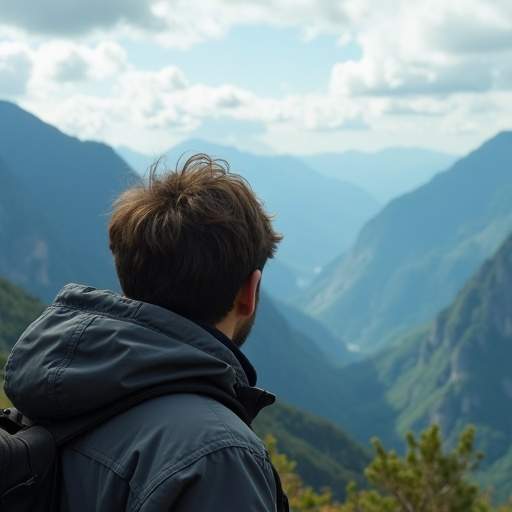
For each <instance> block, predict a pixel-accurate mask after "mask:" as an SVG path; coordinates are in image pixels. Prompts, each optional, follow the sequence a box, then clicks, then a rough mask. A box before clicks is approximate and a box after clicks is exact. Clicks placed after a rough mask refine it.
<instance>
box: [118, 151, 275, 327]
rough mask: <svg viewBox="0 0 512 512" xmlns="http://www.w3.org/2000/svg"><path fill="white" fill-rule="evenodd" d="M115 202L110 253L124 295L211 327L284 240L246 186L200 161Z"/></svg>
mask: <svg viewBox="0 0 512 512" xmlns="http://www.w3.org/2000/svg"><path fill="white" fill-rule="evenodd" d="M157 167H158V165H157V164H155V165H153V167H152V168H151V170H150V173H149V180H147V183H145V182H144V181H143V182H142V183H141V184H140V185H139V186H137V187H134V188H132V189H129V190H127V191H126V192H124V193H123V194H121V196H120V197H119V198H118V199H117V200H116V201H115V203H114V211H113V214H112V217H111V220H110V225H109V238H110V249H111V251H112V253H113V255H114V261H115V266H116V271H117V275H118V278H119V281H120V284H121V288H122V290H123V293H124V294H125V295H126V296H127V297H129V298H132V299H135V300H142V301H145V302H150V303H152V304H156V305H158V306H162V307H164V308H167V309H170V310H171V311H174V312H176V313H178V314H180V315H183V316H186V317H188V318H192V319H195V320H202V321H204V322H209V323H211V324H216V323H218V322H220V321H221V320H222V319H223V318H224V317H225V316H226V315H227V313H228V312H229V311H230V310H231V309H232V307H233V305H234V300H235V297H236V295H237V293H238V291H239V290H240V288H241V286H242V284H243V283H244V281H245V280H246V279H247V277H248V276H249V275H250V274H251V273H252V272H253V271H254V270H257V269H260V270H262V269H263V267H264V265H265V263H266V261H267V259H268V258H272V257H273V256H274V253H275V251H276V249H277V244H278V243H279V242H280V241H281V239H282V236H281V235H279V234H277V233H276V232H275V231H274V229H273V227H272V218H271V216H270V215H269V214H267V213H266V212H265V211H264V210H263V205H262V203H261V202H260V201H259V200H258V199H257V197H256V196H255V194H254V192H253V191H252V189H251V188H250V186H249V184H248V183H247V182H246V181H245V179H244V178H242V177H241V176H239V175H237V174H233V173H231V172H229V165H228V163H227V162H226V161H225V160H220V159H212V158H210V157H209V156H207V155H204V154H198V155H195V156H192V157H191V158H189V159H188V160H187V161H186V162H185V164H184V166H183V168H182V169H181V170H176V171H166V172H164V173H163V174H161V175H157Z"/></svg>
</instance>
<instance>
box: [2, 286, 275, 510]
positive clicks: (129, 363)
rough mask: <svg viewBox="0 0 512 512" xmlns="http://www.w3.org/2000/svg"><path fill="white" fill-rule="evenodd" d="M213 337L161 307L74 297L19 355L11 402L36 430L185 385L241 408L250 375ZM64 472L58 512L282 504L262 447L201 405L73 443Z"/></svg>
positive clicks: (106, 427) (68, 294)
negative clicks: (203, 386)
mask: <svg viewBox="0 0 512 512" xmlns="http://www.w3.org/2000/svg"><path fill="white" fill-rule="evenodd" d="M215 334H216V333H215V331H214V330H211V332H208V330H207V329H205V328H203V327H202V326H199V325H197V324H196V323H194V322H191V321H189V320H187V319H185V318H183V317H180V316H178V315H176V314H174V313H172V312H170V311H167V310H165V309H162V308H160V307H158V306H154V305H151V304H147V303H143V302H137V301H133V300H129V299H126V298H124V297H121V296H119V295H116V294H114V293H112V292H108V291H102V290H96V289H94V288H88V287H83V286H79V285H74V284H72V285H67V286H66V287H64V288H63V290H62V291H61V292H60V293H59V295H58V296H57V298H56V299H55V301H54V303H53V304H52V305H51V306H50V307H49V308H48V309H47V310H46V311H45V312H44V313H43V314H42V316H41V317H40V318H39V319H38V320H36V321H35V322H34V323H33V324H32V325H31V326H30V327H29V328H28V329H27V331H26V332H25V333H24V334H23V335H22V337H21V338H20V340H19V341H18V343H17V344H16V345H15V347H14V348H13V350H12V352H11V355H10V357H9V360H8V362H7V365H6V367H5V385H4V388H5V392H6V394H7V396H8V397H9V398H10V399H11V401H12V402H13V404H14V405H15V406H16V407H17V408H18V409H19V410H20V411H21V412H23V413H24V414H25V415H27V416H28V417H30V418H32V419H39V420H56V419H59V418H63V417H67V416H70V415H75V414H81V413H86V412H89V411H92V410H94V409H97V408H98V407H100V406H102V405H105V404H108V403H110V402H115V401H118V400H119V399H121V398H122V397H125V396H127V395H128V394H130V393H133V392H135V391H137V390H140V389H142V388H145V387H148V386H152V385H156V384H160V383H166V382H171V381H174V380H179V379H201V380H203V379H207V380H208V382H209V383H211V384H212V385H214V386H216V387H218V388H220V389H222V390H224V391H226V392H228V393H230V394H231V395H232V396H235V392H236V390H237V389H244V388H247V387H249V386H251V385H254V382H249V379H248V374H249V377H250V380H253V381H254V379H255V375H252V372H253V370H252V367H251V366H250V364H249V363H248V361H247V360H246V359H245V358H244V356H243V355H241V353H239V351H237V350H236V348H235V349H234V350H233V347H230V345H229V340H228V341H227V342H226V340H227V338H226V340H223V339H222V335H221V334H220V333H219V334H218V335H215ZM244 368H245V371H244ZM61 468H62V478H63V486H62V493H61V509H60V510H62V511H63V512H65V511H70V512H78V511H88V512H89V511H105V512H107V511H108V512H116V511H151V512H158V511H168V510H172V511H175V512H194V511H202V512H209V511H211V512H221V511H223V512H229V511H242V510H247V511H275V510H276V499H277V496H276V494H279V493H278V491H276V480H275V478H274V474H273V470H272V466H271V464H270V461H269V458H268V454H267V451H266V449H265V447H264V445H263V443H262V442H261V440H260V439H259V438H258V437H257V436H256V435H255V434H254V433H253V432H252V430H251V429H250V428H249V427H248V426H247V425H246V424H245V423H244V422H243V421H242V420H241V419H240V418H239V417H238V416H237V415H236V414H234V413H233V412H232V411H231V410H230V409H228V408H227V407H225V406H224V405H222V404H221V403H219V402H218V401H216V400H214V399H212V398H208V397H205V396H200V395H194V394H173V395H164V396H160V397H157V398H152V399H150V400H148V401H146V402H143V403H141V404H139V405H137V406H135V407H133V408H131V409H129V410H127V411H125V412H123V413H121V414H119V415H118V416H115V417H114V418H111V419H110V420H108V421H107V422H105V423H103V424H101V425H99V426H98V427H95V428H94V429H92V430H91V431H88V432H87V433H85V434H83V435H81V436H80V437H78V438H76V439H74V440H72V441H71V442H70V443H68V444H67V445H66V446H65V448H64V449H63V453H62V456H61ZM278 487H279V486H278Z"/></svg>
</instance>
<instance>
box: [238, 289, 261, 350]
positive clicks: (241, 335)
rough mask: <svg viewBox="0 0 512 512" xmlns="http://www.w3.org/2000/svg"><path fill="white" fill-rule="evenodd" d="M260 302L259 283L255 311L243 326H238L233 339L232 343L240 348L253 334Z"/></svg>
mask: <svg viewBox="0 0 512 512" xmlns="http://www.w3.org/2000/svg"><path fill="white" fill-rule="evenodd" d="M259 301H260V283H258V288H257V289H256V304H255V306H254V311H253V312H252V315H251V316H248V317H247V318H246V319H245V320H244V321H243V323H242V324H240V325H237V326H236V328H235V331H234V332H233V337H232V338H231V341H232V342H233V343H234V344H235V345H236V346H237V347H238V348H240V347H241V346H242V345H243V344H244V343H245V340H246V339H247V338H248V337H249V334H251V330H252V327H253V325H254V321H255V320H256V311H257V310H258V304H259Z"/></svg>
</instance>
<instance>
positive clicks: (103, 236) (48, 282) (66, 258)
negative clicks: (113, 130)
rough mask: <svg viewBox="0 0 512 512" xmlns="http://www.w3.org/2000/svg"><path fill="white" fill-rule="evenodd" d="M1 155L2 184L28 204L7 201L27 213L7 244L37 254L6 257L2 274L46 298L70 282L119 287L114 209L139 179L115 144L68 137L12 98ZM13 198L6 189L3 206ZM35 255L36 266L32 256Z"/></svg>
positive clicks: (2, 107)
mask: <svg viewBox="0 0 512 512" xmlns="http://www.w3.org/2000/svg"><path fill="white" fill-rule="evenodd" d="M0 160H2V161H3V164H2V171H1V175H0V178H1V179H2V182H3V183H9V187H10V188H12V189H13V190H16V191H17V192H15V193H16V194H18V196H23V199H22V204H20V205H18V206H16V205H14V207H13V208H12V209H6V208H5V207H4V206H2V212H3V215H8V216H9V218H10V219H11V220H12V219H13V218H14V217H16V216H17V215H20V218H19V221H18V224H20V225H21V224H23V225H24V228H23V229H24V230H25V231H26V235H24V236H21V238H20V236H18V235H17V234H16V233H12V231H13V230H12V229H11V230H10V231H9V233H10V234H9V236H10V237H13V238H11V239H6V238H3V242H4V243H6V244H7V245H6V246H7V247H13V248H15V247H16V244H18V245H20V244H21V245H22V244H23V243H25V244H27V245H26V246H25V248H26V250H27V251H30V252H29V253H28V254H26V255H25V256H24V257H22V258H18V257H17V256H16V253H13V254H11V255H10V257H9V261H8V264H7V262H6V257H4V258H2V260H0V264H1V265H2V266H0V274H3V275H9V276H10V277H12V279H13V280H15V282H17V283H20V284H24V285H26V286H27V288H28V289H29V290H30V291H31V292H32V293H36V294H37V295H39V296H40V297H41V298H43V299H44V300H45V301H46V302H49V301H50V300H51V299H52V298H53V295H54V293H55V290H56V289H57V290H58V289H59V288H60V287H61V286H62V285H63V284H65V283H66V282H69V281H78V282H83V283H87V284H90V285H93V286H94V285H98V286H101V287H105V288H111V289H114V290H116V289H118V284H117V279H116V277H115V272H114V268H113V264H112V261H111V256H110V253H109V250H108V243H107V232H106V231H107V214H108V212H109V209H110V206H111V203H112V200H113V199H114V198H115V197H116V196H117V195H118V194H119V193H120V192H121V191H122V190H123V189H124V188H125V187H126V186H127V185H128V184H129V183H132V182H135V181H138V180H139V179H140V177H139V176H138V175H137V174H135V173H133V172H132V171H131V170H130V169H129V168H128V165H127V164H126V163H125V162H124V161H123V160H122V159H121V158H120V157H119V156H118V155H117V154H116V153H115V152H114V150H113V149H111V148H110V147H108V146H106V145H104V144H101V143H97V142H83V141H80V140H78V139H76V138H74V137H70V136H68V135H65V134H63V133H62V132H60V131H59V130H57V129H56V128H54V127H53V126H50V125H48V124H46V123H44V122H42V121H41V120H39V119H38V118H36V117H35V116H33V115H31V114H30V113H28V112H26V111H24V110H22V109H21V108H19V107H17V106H16V105H14V104H12V103H8V102H5V101H0ZM14 182H16V183H14ZM6 195H8V192H7V189H5V191H4V192H3V193H2V198H1V199H2V205H4V204H10V207H12V206H13V201H12V198H11V200H10V202H9V198H7V199H6ZM20 209H21V210H22V211H21V210H20ZM24 214H26V215H28V216H27V217H23V215H24ZM50 232H51V233H52V234H50ZM34 233H37V235H35V234H34ZM2 236H3V237H6V236H7V235H6V231H3V232H2ZM20 240H22V241H21V242H20ZM30 258H31V259H32V260H33V264H34V266H33V268H31V269H29V268H28V267H30V265H29V264H28V263H27V261H26V260H27V259H30ZM31 272H32V273H33V274H34V275H35V274H38V273H39V274H38V277H35V278H34V276H31Z"/></svg>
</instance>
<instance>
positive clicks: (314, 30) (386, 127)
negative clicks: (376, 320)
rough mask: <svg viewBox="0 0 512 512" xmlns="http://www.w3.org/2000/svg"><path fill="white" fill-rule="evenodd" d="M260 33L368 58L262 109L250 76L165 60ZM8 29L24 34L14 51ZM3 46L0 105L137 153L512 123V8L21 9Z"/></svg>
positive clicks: (20, 5)
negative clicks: (213, 76) (212, 131)
mask: <svg viewBox="0 0 512 512" xmlns="http://www.w3.org/2000/svg"><path fill="white" fill-rule="evenodd" d="M258 23H260V24H267V25H272V26H274V27H295V28H296V32H295V35H296V36H298V35H299V34H302V38H303V41H311V40H314V39H315V38H317V37H319V36H320V35H321V34H323V33H325V32H328V33H330V34H335V35H336V37H337V38H338V41H339V44H340V45H341V46H343V45H346V44H348V43H349V42H354V41H355V42H356V43H357V44H358V46H359V48H360V50H361V57H360V58H359V59H358V60H353V61H346V60H345V61H342V60H340V62H337V63H336V62H333V63H332V72H331V77H330V81H329V83H328V84H325V85H324V86H323V87H322V88H321V89H320V88H319V89H318V90H314V91H313V90H312V91H309V92H307V93H304V94H301V95H299V94H291V93H288V94H287V93H285V92H284V91H283V90H282V89H278V87H276V92H275V93H274V94H272V95H270V94H267V95H266V96H263V95H260V94H258V93H257V91H256V88H254V89H252V88H251V86H250V85H245V87H241V86H240V82H237V77H238V76H240V75H241V74H243V73H244V69H243V68H241V69H240V68H238V69H233V70H232V74H231V75H226V77H225V80H223V81H222V82H219V80H217V81H216V82H213V81H210V80H209V78H210V77H209V76H208V74H207V73H205V76H200V77H199V78H195V79H194V80H192V79H191V78H190V77H189V76H186V75H185V73H184V72H183V71H182V70H181V69H179V67H178V65H176V64H175V63H174V60H173V56H175V55H176V53H177V52H178V51H177V50H165V51H167V52H168V53H165V51H164V50H162V49H161V48H158V47H159V46H160V47H164V48H167V49H169V48H181V49H188V51H187V52H185V51H182V52H181V53H180V55H182V56H183V55H184V56H186V57H189V56H190V59H192V61H193V59H194V51H200V49H201V47H199V46H198V47H197V50H196V49H195V47H194V45H195V44H198V43H200V42H202V41H205V40H215V39H219V38H222V37H224V36H225V35H226V34H229V31H230V29H231V28H232V27H234V26H237V25H247V24H258ZM2 24H3V28H2ZM12 27H17V30H23V31H24V34H23V35H21V34H20V33H18V34H17V36H16V38H13V33H12ZM240 32H242V31H240ZM2 34H3V42H2V39H0V95H4V96H9V97H17V98H18V99H19V100H20V102H21V103H22V104H24V105H26V106H27V108H28V107H30V108H31V109H32V110H33V111H34V112H35V113H36V114H39V115H41V116H42V117H43V118H44V119H45V120H47V121H49V122H52V123H54V124H57V126H59V127H60V128H62V129H64V130H65V131H68V132H69V133H73V134H76V135H79V136H81V137H83V138H95V139H102V140H106V141H107V142H109V143H111V144H124V145H132V146H133V147H139V149H141V150H142V149H147V148H148V146H151V145H152V144H155V145H160V141H164V142H163V144H164V145H167V144H170V142H171V141H172V140H174V139H176V138H177V137H184V136H187V135H190V134H192V133H194V132H195V131H197V130H200V129H201V127H202V126H203V124H204V126H215V125H216V124H217V125H219V126H220V125H224V123H225V122H226V121H232V122H240V123H245V124H246V125H247V123H249V124H250V125H252V123H257V126H258V127H261V126H265V127H266V129H265V130H263V129H262V130H261V132H264V133H260V131H258V133H257V135H258V136H260V137H261V140H263V142H265V143H267V144H269V145H271V144H274V147H275V148H276V149H278V150H279V149H284V148H285V146H286V150H288V151H291V150H292V149H293V148H294V145H298V147H299V148H301V149H302V148H304V147H306V146H307V144H308V143H311V144H313V143H315V144H319V141H320V138H321V137H322V139H321V140H324V141H326V142H325V144H327V143H329V144H334V145H336V147H337V144H338V143H337V142H336V140H337V139H336V136H337V137H338V138H341V136H340V133H342V134H343V141H346V140H350V137H354V138H353V139H352V140H356V138H358V137H360V136H362V135H361V132H363V131H365V132H366V134H367V135H368V132H370V131H372V133H375V134H377V136H378V137H379V140H382V141H386V140H388V139H389V137H392V136H397V134H404V133H405V134H406V136H407V137H409V136H411V137H412V136H413V135H415V134H416V135H418V136H420V134H421V132H422V130H427V131H430V132H432V131H436V130H437V132H439V133H446V134H455V133H456V132H457V130H458V131H459V132H460V133H462V134H467V133H483V130H484V129H485V128H484V126H485V125H486V124H487V125H488V126H490V127H506V123H507V122H508V123H509V122H510V121H509V119H510V118H512V107H508V105H511V102H510V91H512V2H511V1H510V0H451V1H450V2H446V0H390V1H387V2H380V1H378V0H342V1H332V0H303V1H301V2H297V1H296V0H261V1H259V2H255V1H253V0H210V1H208V2H204V1H203V0H112V1H110V2H104V1H103V0H101V1H100V0H87V1H85V0H69V1H68V2H64V3H63V2H57V1H56V0H49V1H46V2H34V0H16V2H14V1H12V2H9V3H7V2H0V36H1V35H2ZM45 34H56V35H58V36H59V39H52V38H51V37H50V38H48V37H46V36H45ZM287 34H288V36H289V34H290V32H289V31H288V32H287ZM333 39H334V38H333ZM126 40H130V44H131V48H132V49H133V47H134V45H136V44H137V41H141V40H142V41H144V42H145V44H146V45H147V46H146V48H148V47H149V48H158V50H159V52H160V54H161V55H160V59H161V60H160V63H159V64H155V62H156V61H152V60H151V57H152V56H151V55H149V54H148V63H146V62H144V63H143V64H141V65H144V66H145V67H144V69H136V68H135V64H134V62H135V59H134V58H133V55H131V54H130V49H125V48H123V46H122V45H123V44H124V43H125V42H126ZM23 41H25V42H23ZM301 44H302V45H304V44H307V43H301ZM303 47H304V46H302V48H303ZM129 48H130V47H129ZM241 48H242V46H241ZM297 48H298V51H300V47H299V45H298V46H297ZM253 50H254V49H253V48H251V52H250V54H251V56H252V60H251V61H248V62H247V66H253V67H256V69H257V66H258V59H272V54H273V51H274V49H273V48H269V47H268V46H267V45H265V41H261V49H259V50H260V52H259V53H258V52H257V51H253ZM256 50H258V49H256ZM149 51H150V50H148V52H149ZM173 51H174V52H175V53H173ZM180 51H181V50H180ZM241 51H242V50H241ZM341 53H342V52H340V54H341ZM162 55H163V57H162ZM167 57H168V60H166V59H167ZM222 58H223V56H222V55H219V59H222ZM302 58H303V59H304V73H305V74H307V73H308V71H309V70H308V61H307V58H309V57H306V56H303V55H301V54H299V53H298V54H297V59H302ZM149 61H151V63H149ZM214 64H215V63H213V65H214ZM280 71H281V70H280ZM190 75H191V74H190ZM196 76H197V75H196ZM237 83H238V85H237ZM288 90H289V91H293V90H294V88H293V84H292V87H290V88H289V89H288ZM507 119H508V121H507ZM489 129H491V128H489ZM225 131H226V133H227V132H228V131H229V130H225ZM349 132H354V134H349ZM355 132H358V133H357V134H356V133H355ZM357 140H359V139H357ZM361 140H362V139H361ZM166 141H167V142H166ZM293 141H295V142H293ZM308 141H309V142H308ZM327 141H328V142H327ZM141 146H144V148H142V147H141ZM164 149H166V148H164Z"/></svg>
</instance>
